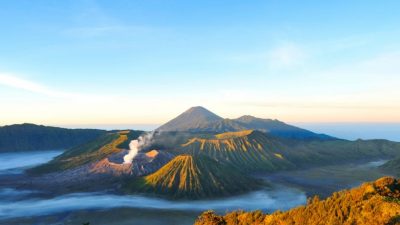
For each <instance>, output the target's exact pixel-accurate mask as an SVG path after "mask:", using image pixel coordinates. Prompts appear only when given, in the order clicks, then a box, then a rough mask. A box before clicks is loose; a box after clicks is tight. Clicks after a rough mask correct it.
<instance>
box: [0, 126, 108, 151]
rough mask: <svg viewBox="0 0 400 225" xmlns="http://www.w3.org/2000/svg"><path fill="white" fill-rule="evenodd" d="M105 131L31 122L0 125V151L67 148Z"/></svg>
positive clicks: (91, 138) (89, 139) (92, 138)
mask: <svg viewBox="0 0 400 225" xmlns="http://www.w3.org/2000/svg"><path fill="white" fill-rule="evenodd" d="M104 133H106V131H105V130H99V129H68V128H60V127H53V126H44V125H36V124H32V123H23V124H13V125H6V126H1V127H0V152H2V151H35V150H55V149H67V148H71V147H74V146H76V145H80V144H83V143H86V142H88V141H91V140H94V139H95V138H97V137H99V136H100V135H102V134H104Z"/></svg>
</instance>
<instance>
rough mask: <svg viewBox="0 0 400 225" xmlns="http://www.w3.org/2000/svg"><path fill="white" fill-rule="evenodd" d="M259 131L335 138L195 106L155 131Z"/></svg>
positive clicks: (302, 137) (266, 120)
mask: <svg viewBox="0 0 400 225" xmlns="http://www.w3.org/2000/svg"><path fill="white" fill-rule="evenodd" d="M249 129H250V130H259V131H262V132H266V133H269V134H271V135H273V136H276V137H283V138H291V139H300V140H333V139H335V138H333V137H331V136H328V135H325V134H316V133H314V132H311V131H308V130H305V129H301V128H298V127H295V126H292V125H288V124H286V123H284V122H281V121H279V120H271V119H260V118H256V117H253V116H242V117H239V118H237V119H223V118H221V117H220V116H218V115H216V114H214V113H212V112H210V111H209V110H207V109H205V108H203V107H201V106H197V107H192V108H190V109H189V110H187V111H185V112H184V113H182V114H181V115H179V116H178V117H176V118H175V119H172V120H171V121H169V122H167V123H166V124H164V125H162V126H161V127H159V128H158V129H157V131H175V132H194V133H209V132H213V133H221V132H229V131H240V130H249Z"/></svg>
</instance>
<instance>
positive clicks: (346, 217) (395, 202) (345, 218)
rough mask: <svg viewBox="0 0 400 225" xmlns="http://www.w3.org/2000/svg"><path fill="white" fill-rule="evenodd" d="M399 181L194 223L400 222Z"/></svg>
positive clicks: (390, 224) (202, 218) (211, 215)
mask: <svg viewBox="0 0 400 225" xmlns="http://www.w3.org/2000/svg"><path fill="white" fill-rule="evenodd" d="M399 215H400V182H399V180H395V179H393V178H390V177H384V178H381V179H378V180H377V181H375V182H371V183H364V184H363V185H361V186H360V187H357V188H354V189H351V190H345V191H341V192H336V193H334V194H333V195H332V196H331V197H329V198H327V199H325V200H320V199H319V198H318V197H314V198H313V199H310V200H309V201H308V203H307V205H305V206H300V207H297V208H294V209H291V210H289V211H287V212H281V211H277V212H274V213H272V214H265V213H263V212H261V211H253V212H245V211H234V212H230V213H227V214H226V215H223V216H219V215H216V214H215V213H214V212H213V211H207V212H204V213H203V214H202V215H201V216H199V217H198V219H197V220H196V222H195V225H222V224H224V225H237V224H246V225H274V224H298V225H317V224H344V225H350V224H359V225H362V224H386V225H396V224H400V216H399Z"/></svg>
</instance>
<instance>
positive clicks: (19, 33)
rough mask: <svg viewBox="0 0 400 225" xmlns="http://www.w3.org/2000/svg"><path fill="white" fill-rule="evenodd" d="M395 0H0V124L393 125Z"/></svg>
mask: <svg viewBox="0 0 400 225" xmlns="http://www.w3.org/2000/svg"><path fill="white" fill-rule="evenodd" d="M399 9H400V1H397V0H393V1H372V0H371V1H369V0H354V1H348V0H342V1H340V0H337V1H321V0H315V1H310V0H308V1H307V0H306V1H298V0H293V1H278V0H276V1H267V0H262V1H261V0H260V1H235V0H226V1H223V0H201V1H183V0H182V1H175V0H168V1H166V0H136V1H134V0H116V1H108V0H104V1H94V0H74V1H72V0H71V1H51V0H48V1H45V0H36V1H32V0H18V1H15V0H0V30H1V33H0V96H1V98H0V124H3V125H4V124H12V123H22V122H32V123H40V124H51V125H66V126H74V125H91V126H93V125H96V124H103V125H104V124H109V125H112V124H122V125H123V124H160V123H163V122H166V121H167V120H169V119H171V118H172V117H175V116H176V115H177V114H179V113H181V112H182V111H184V110H186V109H187V108H189V107H191V106H195V105H202V106H204V107H206V108H209V109H210V110H211V111H214V112H215V113H217V114H219V115H221V116H223V117H228V118H234V117H238V116H240V115H243V114H251V115H254V116H258V117H263V118H277V119H280V120H283V121H286V122H293V123H301V122H330V123H331V122H400V41H399V37H400V13H399Z"/></svg>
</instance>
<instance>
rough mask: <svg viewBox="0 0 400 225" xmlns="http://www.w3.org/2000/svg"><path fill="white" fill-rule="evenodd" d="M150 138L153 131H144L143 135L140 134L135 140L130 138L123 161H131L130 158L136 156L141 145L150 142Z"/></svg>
mask: <svg viewBox="0 0 400 225" xmlns="http://www.w3.org/2000/svg"><path fill="white" fill-rule="evenodd" d="M152 138H153V132H151V133H146V134H145V135H142V136H140V137H139V138H138V139H137V140H132V141H131V142H130V143H129V152H128V154H126V155H125V156H124V163H132V160H133V159H134V158H135V157H136V155H137V154H138V152H139V151H140V150H141V149H142V147H143V146H146V145H148V144H150V143H151V141H152Z"/></svg>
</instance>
